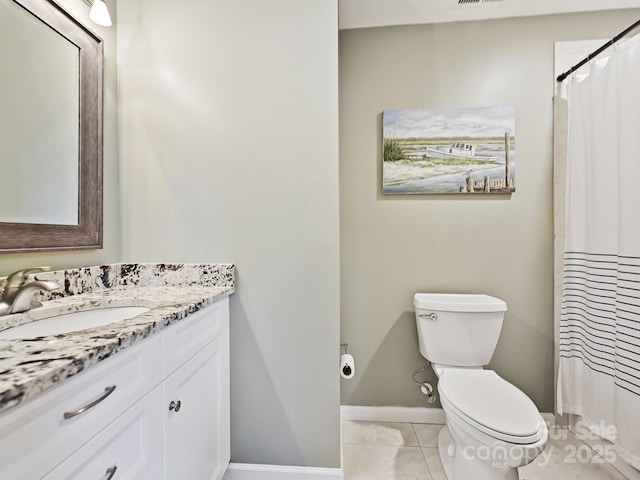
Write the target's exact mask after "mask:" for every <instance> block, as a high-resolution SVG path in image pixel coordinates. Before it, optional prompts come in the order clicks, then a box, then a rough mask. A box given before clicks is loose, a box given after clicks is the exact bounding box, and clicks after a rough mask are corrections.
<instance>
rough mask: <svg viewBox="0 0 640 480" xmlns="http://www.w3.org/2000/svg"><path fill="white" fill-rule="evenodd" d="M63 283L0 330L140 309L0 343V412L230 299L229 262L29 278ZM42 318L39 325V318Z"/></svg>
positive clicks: (117, 267) (1, 320)
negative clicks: (74, 328)
mask: <svg viewBox="0 0 640 480" xmlns="http://www.w3.org/2000/svg"><path fill="white" fill-rule="evenodd" d="M35 277H37V278H38V279H39V280H55V281H58V283H60V284H61V285H64V290H63V291H60V292H51V293H44V292H43V293H42V294H39V295H40V300H41V301H43V306H42V307H39V308H35V309H32V310H29V311H28V312H25V313H21V314H12V315H6V316H4V317H0V331H1V330H4V329H6V328H10V327H12V326H16V325H20V324H24V323H28V322H31V321H36V320H39V319H43V318H48V317H51V316H56V315H61V314H64V313H71V312H77V311H82V310H93V309H96V308H105V307H118V306H140V307H147V308H149V310H148V311H146V312H145V313H142V314H140V315H137V316H135V317H133V318H130V319H127V320H123V321H119V322H114V323H110V324H108V325H105V326H101V327H95V328H90V329H85V330H80V331H76V332H72V333H66V334H59V335H49V336H42V337H35V338H23V339H17V340H0V413H1V412H4V411H6V410H9V409H11V408H13V407H15V406H17V405H19V404H20V403H22V402H24V401H25V400H27V399H29V398H32V397H34V396H36V395H38V394H39V393H41V392H44V391H46V390H48V389H49V388H52V387H54V386H55V385H57V384H60V383H61V382H63V381H64V380H65V379H67V378H70V377H73V376H74V375H77V374H78V373H80V372H82V371H83V370H85V369H86V368H88V367H90V366H92V365H94V364H96V363H98V362H100V361H102V360H104V359H106V358H109V357H110V356H112V355H114V354H116V353H117V352H120V351H122V350H124V349H126V348H127V347H129V346H131V345H134V344H136V343H137V342H139V341H141V340H144V339H145V338H147V337H148V336H150V335H153V334H154V333H157V332H159V331H160V330H162V329H163V328H166V327H168V326H169V325H172V324H174V323H176V322H179V321H180V320H182V319H184V318H185V317H186V316H188V315H190V314H191V313H194V312H196V311H198V310H201V309H203V308H204V307H206V306H207V305H210V304H212V303H215V302H217V301H219V300H221V299H223V298H225V297H228V296H229V295H231V294H232V293H233V292H234V290H235V269H234V266H233V265H231V264H113V265H106V266H100V267H88V268H85V269H72V270H62V271H57V272H47V273H43V274H37V275H35ZM3 283H4V281H3V279H2V280H0V286H2V284H3ZM45 321H46V320H45Z"/></svg>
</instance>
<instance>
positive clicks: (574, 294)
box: [557, 35, 640, 468]
mask: <svg viewBox="0 0 640 480" xmlns="http://www.w3.org/2000/svg"><path fill="white" fill-rule="evenodd" d="M606 55H609V56H608V57H604V58H600V59H599V60H596V61H592V62H591V64H590V65H589V67H588V68H587V69H585V70H587V71H586V73H582V74H577V75H576V74H574V75H573V76H572V77H570V78H569V79H567V80H566V81H565V82H567V83H566V85H565V88H566V92H567V100H568V111H569V113H568V119H569V120H568V142H567V185H566V232H565V235H566V242H565V250H564V267H563V270H564V271H563V289H562V311H561V317H560V333H559V370H558V388H557V408H558V413H560V414H563V413H573V414H577V415H581V416H582V420H583V421H584V422H586V423H587V424H588V425H589V427H590V428H591V430H592V431H593V432H594V433H597V434H598V435H600V436H602V437H604V438H607V439H608V440H611V441H612V442H613V443H614V444H615V445H616V451H617V453H618V455H619V456H620V457H622V458H623V459H624V460H626V461H627V462H628V463H630V464H631V465H633V466H634V467H636V468H640V35H638V36H636V37H634V38H632V39H628V40H626V41H623V42H621V44H616V45H615V46H614V47H612V48H611V49H610V50H609V51H607V53H606Z"/></svg>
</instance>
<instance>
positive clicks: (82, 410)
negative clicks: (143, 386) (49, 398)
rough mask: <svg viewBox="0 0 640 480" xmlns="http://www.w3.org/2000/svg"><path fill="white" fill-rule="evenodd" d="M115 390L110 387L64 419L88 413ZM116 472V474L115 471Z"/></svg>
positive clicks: (65, 413)
mask: <svg viewBox="0 0 640 480" xmlns="http://www.w3.org/2000/svg"><path fill="white" fill-rule="evenodd" d="M115 389H116V386H115V385H111V386H110V387H107V388H105V389H104V393H103V394H102V395H100V396H99V397H98V398H96V399H95V400H94V401H93V402H91V403H87V404H86V405H84V406H83V407H80V408H78V409H77V410H74V411H73V412H64V415H63V416H64V418H65V419H68V418H73V417H75V416H76V415H80V414H81V413H84V412H86V411H87V410H89V409H90V408H93V407H95V406H96V405H97V404H99V403H100V402H101V401H103V400H104V399H105V398H107V397H108V396H109V395H111V394H112V393H113V391H114V390H115ZM114 472H115V470H114ZM109 478H111V477H109ZM107 480H108V479H107Z"/></svg>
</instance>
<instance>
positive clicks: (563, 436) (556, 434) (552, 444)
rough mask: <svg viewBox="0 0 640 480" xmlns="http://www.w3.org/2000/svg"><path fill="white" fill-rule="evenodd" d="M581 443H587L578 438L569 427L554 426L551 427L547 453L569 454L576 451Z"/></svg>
mask: <svg viewBox="0 0 640 480" xmlns="http://www.w3.org/2000/svg"><path fill="white" fill-rule="evenodd" d="M580 445H585V443H584V442H583V441H582V440H579V439H578V438H576V436H575V435H574V434H573V432H571V431H570V430H569V429H568V428H561V427H552V428H550V429H549V439H548V440H547V446H546V448H545V453H547V454H553V455H567V454H570V453H571V452H575V451H576V449H577V448H578V447H580Z"/></svg>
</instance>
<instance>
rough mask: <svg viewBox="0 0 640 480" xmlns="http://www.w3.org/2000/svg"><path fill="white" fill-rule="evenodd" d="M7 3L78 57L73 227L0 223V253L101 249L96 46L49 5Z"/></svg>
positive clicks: (99, 52)
mask: <svg viewBox="0 0 640 480" xmlns="http://www.w3.org/2000/svg"><path fill="white" fill-rule="evenodd" d="M13 1H14V2H16V3H17V4H18V5H20V6H22V7H23V8H24V9H25V10H27V11H28V12H29V13H31V14H32V15H33V16H35V17H36V18H37V19H39V20H40V21H42V22H43V23H45V24H46V25H48V26H49V27H51V28H52V29H53V30H55V31H56V32H58V33H59V34H60V35H62V36H63V37H65V38H66V39H67V40H68V41H69V42H71V43H72V44H74V45H76V46H77V47H78V49H79V51H80V71H79V75H80V112H79V119H78V126H79V145H78V147H79V158H78V179H79V188H78V225H53V224H52V225H49V224H37V223H3V222H0V253H3V252H31V251H44V250H75V249H98V248H102V122H103V105H102V103H103V65H102V64H103V56H104V54H103V45H102V40H101V39H100V38H99V37H97V36H96V35H95V34H93V33H92V32H91V31H90V30H88V29H87V28H86V27H84V26H83V25H82V24H81V23H80V22H78V20H76V19H75V18H74V17H72V16H71V15H70V14H68V13H67V12H66V11H65V10H64V9H62V7H60V6H59V5H58V4H56V3H55V2H54V1H53V0H13ZM24 188H26V189H28V188H29V186H28V185H25V187H24Z"/></svg>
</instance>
